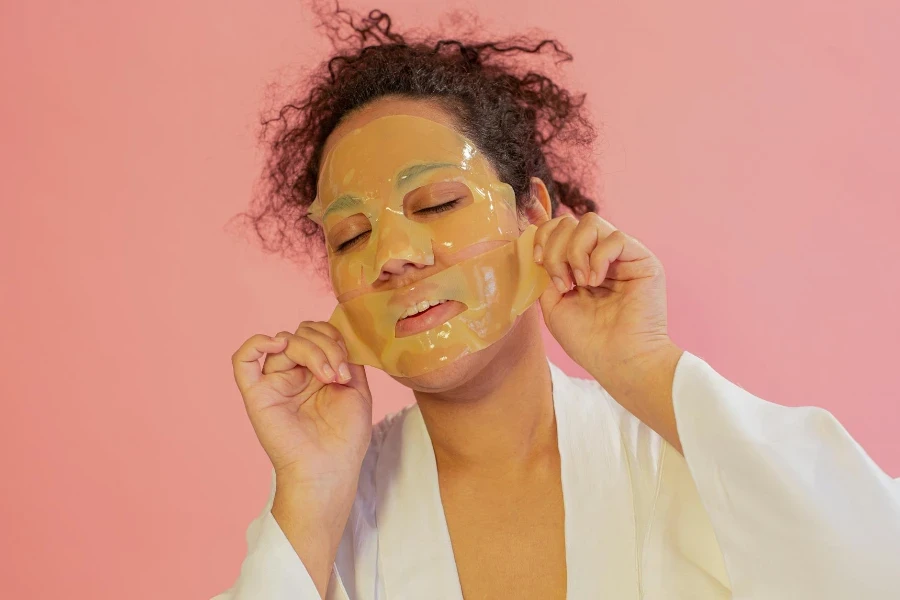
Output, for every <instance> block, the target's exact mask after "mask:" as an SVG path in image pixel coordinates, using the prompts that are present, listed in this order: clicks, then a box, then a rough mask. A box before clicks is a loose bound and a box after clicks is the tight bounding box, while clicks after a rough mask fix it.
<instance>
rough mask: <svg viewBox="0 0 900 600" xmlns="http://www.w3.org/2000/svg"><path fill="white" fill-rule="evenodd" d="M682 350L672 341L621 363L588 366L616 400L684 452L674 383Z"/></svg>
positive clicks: (592, 374)
mask: <svg viewBox="0 0 900 600" xmlns="http://www.w3.org/2000/svg"><path fill="white" fill-rule="evenodd" d="M683 353H684V351H683V350H681V349H680V348H678V347H677V346H675V345H674V344H671V343H669V344H666V345H663V346H661V347H660V348H658V349H656V350H654V351H652V352H648V353H645V354H642V355H639V356H635V357H633V358H631V359H629V360H627V361H625V362H622V363H620V364H616V365H604V366H602V367H600V366H595V367H592V368H589V369H588V372H589V373H590V374H591V376H592V377H594V379H596V380H597V381H598V382H599V383H600V385H602V386H603V388H604V389H605V390H606V391H607V392H609V394H610V395H611V396H612V397H613V398H614V399H615V400H616V402H618V403H619V404H621V405H622V406H623V407H624V408H625V409H626V410H628V411H629V412H630V413H631V414H633V415H634V416H635V417H637V418H638V419H640V420H641V421H643V422H644V424H646V425H647V426H648V427H650V428H651V429H652V430H653V431H655V432H656V433H657V434H659V436H660V437H662V438H663V439H664V440H666V441H667V442H668V443H669V444H671V445H672V446H673V447H674V448H675V449H676V450H678V452H680V453H682V454H683V450H682V447H681V440H680V438H679V436H678V428H677V427H676V423H675V405H674V400H673V396H672V384H673V382H674V380H675V368H676V367H677V366H678V361H679V360H680V359H681V355H682V354H683Z"/></svg>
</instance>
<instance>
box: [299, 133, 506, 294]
mask: <svg viewBox="0 0 900 600" xmlns="http://www.w3.org/2000/svg"><path fill="white" fill-rule="evenodd" d="M446 181H454V182H460V183H462V184H464V185H465V187H466V188H467V190H468V194H467V195H468V196H471V202H467V203H464V205H463V206H461V207H459V208H455V209H453V210H451V211H447V212H446V213H443V214H439V215H434V216H433V217H429V218H427V219H425V218H421V217H419V216H417V215H414V214H408V211H406V210H404V198H405V197H406V196H407V194H409V193H410V192H412V191H413V190H416V189H419V188H422V187H424V186H428V185H430V184H434V183H439V182H446ZM355 214H362V215H364V216H365V218H366V219H368V221H369V224H370V225H371V232H370V233H369V236H368V239H367V240H365V241H364V242H360V243H357V244H356V245H354V246H353V247H352V248H349V249H345V250H342V251H337V250H336V249H335V248H333V247H332V244H331V243H328V244H327V247H328V262H329V269H330V272H331V282H332V286H333V288H334V291H335V294H336V295H338V296H340V295H342V294H344V293H346V292H348V291H351V290H354V289H358V288H361V287H365V286H367V285H371V284H372V283H373V282H374V281H375V280H376V279H377V278H378V276H379V274H380V273H381V270H382V268H383V266H384V264H385V263H386V262H387V261H388V260H390V259H391V258H397V259H403V260H408V261H412V262H417V263H420V264H426V265H427V264H433V263H434V252H435V251H442V252H445V253H448V254H449V253H453V252H456V251H458V250H460V249H463V248H465V247H467V246H471V245H472V244H475V243H477V242H483V241H488V240H510V241H511V240H514V239H516V238H517V237H518V235H519V230H518V223H517V219H516V199H515V193H514V192H513V189H512V188H511V187H510V186H509V185H508V184H506V183H502V182H500V181H499V180H497V178H496V176H494V175H493V174H492V171H491V167H490V163H489V162H488V161H487V159H486V158H485V157H484V155H482V154H481V153H480V152H479V151H478V150H477V148H476V147H475V144H474V143H473V142H471V141H470V140H468V139H467V138H465V137H464V136H462V135H460V134H459V133H458V132H456V131H454V130H453V129H450V128H448V127H445V126H444V125H441V124H440V123H436V122H434V121H430V120H428V119H423V118H420V117H413V116H409V115H392V116H387V117H381V118H378V119H375V120H373V121H370V122H369V123H367V124H365V125H364V126H362V127H360V128H359V129H356V130H353V131H351V132H349V133H347V134H346V135H345V136H344V137H343V138H341V140H340V141H339V142H338V143H337V144H336V145H335V146H334V148H332V149H331V151H330V152H329V153H328V155H327V156H326V157H325V158H324V160H323V163H322V170H321V172H320V174H319V183H318V195H317V197H316V200H315V201H314V202H313V204H312V206H311V207H310V211H309V216H310V217H311V218H312V219H313V220H315V221H316V222H318V223H319V224H320V225H322V227H323V228H324V230H325V233H326V238H328V233H329V231H331V230H332V229H333V228H334V227H335V225H336V224H337V223H340V222H341V221H342V220H343V219H346V218H347V217H350V216H352V215H355Z"/></svg>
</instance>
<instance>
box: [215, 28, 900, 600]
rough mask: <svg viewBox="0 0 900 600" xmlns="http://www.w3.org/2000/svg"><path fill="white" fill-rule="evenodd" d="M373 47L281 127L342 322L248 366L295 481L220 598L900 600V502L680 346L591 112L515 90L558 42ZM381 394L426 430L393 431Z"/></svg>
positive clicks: (540, 91)
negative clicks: (402, 397) (621, 211)
mask: <svg viewBox="0 0 900 600" xmlns="http://www.w3.org/2000/svg"><path fill="white" fill-rule="evenodd" d="M339 16H341V17H345V16H346V13H339ZM349 23H350V24H351V25H352V27H353V31H354V32H355V34H356V37H355V38H354V39H357V40H358V41H359V42H360V43H359V46H358V47H356V48H352V49H348V50H345V51H342V52H341V53H340V54H338V55H337V56H336V57H334V58H333V59H332V60H331V61H330V62H329V63H328V69H327V70H323V72H322V75H321V77H320V78H319V79H315V80H313V85H312V86H311V88H310V90H309V91H308V93H307V95H306V96H305V97H303V98H301V99H299V100H297V101H295V102H293V103H292V104H291V105H289V107H286V108H285V109H284V110H283V111H282V112H281V114H280V115H279V119H278V120H277V121H276V122H275V123H276V124H279V125H280V126H281V127H280V128H279V130H278V133H277V135H276V136H275V140H274V144H273V146H272V150H273V155H272V161H271V163H270V170H269V181H270V182H271V183H272V189H271V191H272V194H270V195H268V196H266V198H265V202H266V203H265V204H264V205H263V206H262V207H261V208H262V210H261V211H260V212H258V213H257V214H256V215H255V218H256V221H255V222H256V224H258V225H260V229H259V230H260V231H268V230H267V229H266V228H265V227H266V224H267V223H271V222H272V221H271V219H272V218H274V219H275V221H274V222H275V223H276V224H279V225H280V228H278V229H277V230H276V233H279V232H281V233H284V232H286V231H288V229H287V228H289V227H292V226H293V218H294V217H295V216H298V217H299V218H300V222H301V223H302V224H303V231H304V232H305V233H306V234H307V235H308V236H309V239H311V240H314V241H315V242H316V243H323V244H324V247H325V248H326V253H327V261H328V266H329V272H330V274H331V280H332V285H333V287H334V292H335V295H336V298H337V300H338V309H337V310H336V311H335V315H334V316H333V317H332V318H331V319H330V320H329V321H328V322H304V323H302V324H301V325H300V326H299V328H298V329H297V330H296V331H295V332H293V333H290V332H281V333H279V334H278V335H276V336H275V337H268V336H266V335H255V336H253V337H251V338H250V339H248V340H247V341H246V342H245V343H244V344H243V345H242V346H241V348H240V349H239V350H238V351H237V352H236V353H235V354H234V356H233V364H234V372H235V379H236V381H237V384H238V387H239V388H240V390H241V394H242V396H243V398H244V401H245V405H246V408H247V412H248V415H249V417H250V419H251V422H252V424H253V427H254V430H255V431H256V434H257V436H258V437H259V440H260V443H261V444H262V446H263V448H264V449H265V451H266V453H267V454H268V456H269V458H270V460H271V462H272V465H273V467H274V473H275V474H274V481H273V490H272V496H271V498H270V501H269V503H268V505H267V506H266V507H265V509H264V510H263V512H262V514H261V515H260V516H259V517H258V518H257V519H256V520H255V521H254V522H253V523H252V524H251V525H250V529H249V530H248V533H247V540H248V545H249V551H248V554H247V557H246V559H245V560H244V563H243V566H242V568H241V574H240V576H239V578H238V580H237V581H236V583H235V584H234V586H232V588H231V589H230V590H229V591H227V592H225V593H224V594H222V595H221V596H220V598H225V599H231V600H243V599H250V598H252V599H254V600H268V599H276V598H278V599H280V598H317V597H319V596H321V597H325V598H334V599H337V598H345V599H352V600H362V599H365V600H369V599H375V598H378V599H397V598H415V599H419V598H429V599H431V598H441V599H442V598H456V599H459V598H462V597H465V598H467V599H471V598H516V599H528V598H536V599H537V598H540V599H547V598H616V599H619V598H666V599H672V598H685V599H687V598H692V599H693V598H731V597H735V598H760V599H762V598H765V599H773V598H786V599H787V598H791V599H794V598H817V599H837V598H885V597H889V596H890V595H891V594H895V593H896V590H897V588H898V587H900V483H898V482H895V481H893V480H891V479H890V478H889V477H888V476H887V475H886V474H885V473H884V472H882V471H881V470H880V469H879V468H878V467H877V466H876V465H875V464H874V463H873V462H872V461H871V460H870V459H869V458H868V457H867V456H866V454H865V453H864V452H863V450H862V449H861V448H860V447H859V446H858V445H857V444H856V443H855V442H854V441H853V440H852V439H851V438H850V437H849V435H848V434H847V432H846V431H845V430H844V429H843V428H842V427H841V426H840V425H839V424H838V423H837V422H836V421H835V419H834V418H833V417H832V416H831V415H830V414H828V413H827V412H826V411H824V410H821V409H815V408H785V407H781V406H776V405H773V404H770V403H767V402H764V401H762V400H760V399H758V398H755V397H754V396H752V395H750V394H749V393H747V392H745V391H743V390H741V389H740V388H738V387H737V386H735V385H733V384H731V383H729V382H728V381H726V380H725V379H723V378H722V377H721V376H719V375H718V374H717V373H716V372H715V371H714V370H713V369H712V368H711V367H709V366H708V365H707V364H706V363H705V362H703V361H702V360H701V359H699V358H697V357H695V356H693V355H691V354H689V353H687V352H684V351H683V350H682V349H681V348H679V347H678V346H677V345H676V344H675V343H674V342H673V341H672V340H671V339H670V338H669V336H668V334H667V330H666V296H665V280H664V275H663V270H662V267H661V265H660V263H659V261H658V260H657V259H656V257H654V256H653V254H652V253H651V252H650V251H649V250H647V249H646V248H645V247H644V246H643V245H642V244H640V243H639V242H638V241H636V240H635V239H633V238H631V237H629V236H628V235H626V234H624V233H622V232H620V231H618V230H616V229H615V228H614V227H613V226H612V225H610V224H609V223H607V222H606V221H604V220H603V219H601V218H600V217H598V216H597V215H596V214H595V213H594V212H593V210H594V205H593V203H592V202H591V201H590V200H589V199H588V198H587V197H586V196H585V195H583V194H582V193H581V191H580V186H579V180H578V178H577V177H574V176H572V173H571V171H567V169H566V162H565V159H567V158H568V157H567V156H566V155H565V154H564V152H565V149H566V146H565V144H570V145H572V144H574V145H576V146H577V144H578V142H579V141H584V140H585V139H587V138H589V137H590V130H589V126H588V125H587V124H586V122H585V121H584V119H583V118H582V113H581V100H582V99H581V98H579V97H573V96H571V95H569V94H568V93H567V92H566V91H565V90H563V89H560V88H559V87H558V86H556V85H554V84H553V82H552V81H550V80H549V79H548V78H546V77H544V76H541V75H536V74H534V73H525V74H519V72H518V71H517V69H516V67H515V65H512V64H510V63H509V62H508V61H505V60H504V57H505V56H509V55H511V54H513V53H516V52H517V53H520V54H521V53H528V52H532V53H534V52H541V51H544V50H550V51H553V52H555V53H560V55H561V56H563V57H565V56H566V55H565V54H564V53H562V51H561V50H559V48H558V46H557V45H556V44H555V42H551V41H544V42H541V43H539V44H535V45H533V46H523V45H519V46H513V45H503V44H464V43H461V42H455V41H451V42H448V41H444V42H437V43H433V44H429V43H424V42H421V43H408V42H407V40H405V39H404V38H403V37H401V36H400V35H398V34H396V33H394V32H392V31H391V28H390V21H389V19H388V18H387V16H386V15H384V14H382V13H379V12H373V13H371V14H370V15H369V16H368V17H367V18H365V19H363V20H362V21H361V22H360V23H356V22H354V21H353V20H352V19H351V20H350V21H349ZM336 37H337V36H336ZM342 40H343V41H344V42H346V41H347V38H346V36H345V37H343V38H342ZM569 147H571V146H569ZM560 203H561V204H562V205H564V206H566V207H567V208H568V209H569V210H568V211H567V212H566V213H564V214H558V213H559V212H560V210H559V208H560ZM278 239H279V240H281V241H283V239H284V238H278ZM538 297H539V298H538ZM536 300H537V301H536ZM541 319H543V321H544V322H545V323H546V325H547V327H548V328H549V330H550V332H551V333H552V334H553V336H554V337H555V338H556V339H557V340H558V341H559V343H560V345H561V346H562V348H563V349H564V350H565V351H566V352H567V353H568V354H569V356H571V357H572V358H573V359H574V360H575V361H576V362H577V363H578V364H579V365H581V366H582V367H583V368H584V369H585V370H586V371H587V372H588V373H590V374H591V376H592V377H593V381H591V380H581V379H575V378H571V377H568V376H567V375H565V374H563V373H562V372H561V371H560V370H559V369H557V368H556V367H555V366H554V365H552V364H550V363H549V362H548V360H547V357H546V354H545V351H544V348H543V345H542V340H541V335H540V331H541ZM263 357H264V358H265V360H264V363H263V365H262V367H260V365H259V363H258V360H259V359H260V358H263ZM361 364H368V365H372V366H376V367H378V368H382V369H384V370H385V371H387V372H388V373H390V374H392V375H393V376H394V377H395V378H396V379H397V380H398V381H400V382H401V383H402V384H403V385H405V386H407V387H409V388H411V389H412V390H413V392H414V395H415V398H416V401H417V402H416V405H414V406H412V407H408V408H406V409H404V410H403V411H401V412H400V413H397V414H395V415H392V416H390V417H388V418H387V419H385V420H384V421H382V422H381V423H379V424H378V425H376V426H375V427H374V428H373V427H372V425H371V417H372V401H373V400H372V397H371V394H370V392H369V389H368V386H367V383H366V374H365V370H364V369H363V367H362V366H361Z"/></svg>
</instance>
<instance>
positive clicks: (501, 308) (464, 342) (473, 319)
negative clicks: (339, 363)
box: [329, 225, 549, 377]
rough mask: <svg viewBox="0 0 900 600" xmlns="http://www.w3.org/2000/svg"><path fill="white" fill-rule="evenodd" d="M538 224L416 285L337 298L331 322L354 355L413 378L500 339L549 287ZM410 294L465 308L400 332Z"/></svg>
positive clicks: (360, 360) (362, 361) (360, 361)
mask: <svg viewBox="0 0 900 600" xmlns="http://www.w3.org/2000/svg"><path fill="white" fill-rule="evenodd" d="M536 230H537V227H536V226H534V225H531V226H529V227H528V229H526V230H525V232H524V233H522V235H521V236H520V237H519V238H518V239H516V240H515V241H512V242H508V243H505V244H503V245H502V246H499V247H497V248H494V249H493V250H489V251H487V252H484V253H482V254H479V255H477V256H473V257H471V258H468V259H465V260H462V261H460V262H458V263H456V264H454V265H452V266H450V267H448V268H446V269H444V270H442V271H439V272H437V273H435V274H434V275H431V276H430V277H427V278H425V279H422V280H421V281H417V282H415V283H414V284H412V285H408V286H405V287H401V288H397V289H392V290H385V291H381V292H372V293H368V294H363V295H361V296H357V297H356V298H353V299H352V300H348V301H347V302H344V303H342V304H339V305H338V307H337V308H336V309H335V311H334V314H332V315H331V318H330V319H329V322H330V323H331V324H332V325H334V326H335V327H336V328H337V329H338V331H340V332H341V335H343V337H344V342H345V344H346V346H347V351H348V354H349V359H350V361H351V362H354V363H356V364H363V365H371V366H373V367H376V368H379V369H381V370H383V371H385V372H387V373H389V374H391V375H395V376H398V377H414V376H416V375H422V374H424V373H427V372H429V371H433V370H436V369H439V368H441V367H443V366H445V365H447V364H449V363H451V362H453V361H454V360H456V359H458V358H460V357H462V356H465V355H466V354H470V353H472V352H477V351H478V350H482V349H484V348H487V347H488V346H490V345H491V344H493V343H494V342H496V341H498V340H499V339H500V338H502V337H503V336H504V335H505V334H506V333H507V332H509V330H510V329H511V328H512V326H513V324H514V323H515V320H516V317H518V316H519V315H521V314H522V313H523V312H525V310H526V309H527V308H528V307H529V306H531V305H532V304H533V303H534V301H535V300H537V298H538V297H539V296H540V295H541V292H543V291H544V289H545V288H546V287H547V284H548V281H549V277H548V275H547V272H546V271H545V270H544V268H543V267H541V266H539V265H537V264H535V262H534V258H533V252H534V233H535V231H536ZM413 295H416V296H419V297H424V298H426V299H436V300H457V301H459V302H462V303H463V304H465V305H466V306H467V310H465V311H463V312H462V313H460V314H459V315H457V316H455V317H453V318H452V319H450V320H449V321H447V322H445V323H443V324H441V325H439V326H437V327H434V328H432V329H429V330H428V331H423V332H420V333H417V334H414V335H410V336H406V337H402V338H397V337H395V336H394V331H395V326H396V324H397V320H398V319H399V318H400V316H401V315H402V314H403V313H404V311H405V310H406V309H407V307H408V306H409V304H408V301H404V299H408V298H410V297H411V296H413Z"/></svg>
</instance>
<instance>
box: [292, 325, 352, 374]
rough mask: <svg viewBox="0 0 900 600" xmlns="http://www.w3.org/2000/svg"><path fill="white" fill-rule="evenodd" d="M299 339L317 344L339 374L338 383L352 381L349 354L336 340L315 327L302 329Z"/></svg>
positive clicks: (299, 330) (299, 331)
mask: <svg viewBox="0 0 900 600" xmlns="http://www.w3.org/2000/svg"><path fill="white" fill-rule="evenodd" d="M297 331H298V336H299V337H305V338H306V339H308V340H310V341H312V342H313V343H314V344H316V345H317V346H318V347H319V348H320V349H321V350H322V352H324V353H325V356H326V357H327V358H328V364H329V366H330V367H331V369H332V370H333V371H334V372H335V373H337V381H338V383H346V382H347V381H349V380H350V369H349V368H348V367H347V352H346V350H344V348H342V347H341V346H340V344H338V343H337V341H336V340H334V338H332V337H330V336H328V335H326V334H324V333H322V332H321V331H319V330H318V329H314V328H313V327H309V326H307V327H302V328H300V329H298V330H297Z"/></svg>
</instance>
